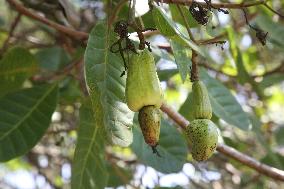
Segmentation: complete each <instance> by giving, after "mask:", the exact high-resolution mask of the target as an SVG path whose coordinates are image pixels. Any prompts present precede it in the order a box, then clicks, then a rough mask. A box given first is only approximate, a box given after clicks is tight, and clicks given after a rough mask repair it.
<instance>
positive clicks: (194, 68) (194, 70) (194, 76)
mask: <svg viewBox="0 0 284 189" xmlns="http://www.w3.org/2000/svg"><path fill="white" fill-rule="evenodd" d="M197 56H198V55H197V53H196V51H195V50H192V56H191V71H190V81H191V82H194V81H198V80H199V72H198V62H197Z"/></svg>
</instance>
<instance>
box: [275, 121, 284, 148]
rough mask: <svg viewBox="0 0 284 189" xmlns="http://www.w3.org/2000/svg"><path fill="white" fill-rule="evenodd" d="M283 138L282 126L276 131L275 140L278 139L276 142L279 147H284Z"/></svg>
mask: <svg viewBox="0 0 284 189" xmlns="http://www.w3.org/2000/svg"><path fill="white" fill-rule="evenodd" d="M283 136H284V127H283V125H282V126H280V127H279V128H278V129H277V130H276V131H275V139H276V142H277V144H278V145H279V146H282V145H284V137H283Z"/></svg>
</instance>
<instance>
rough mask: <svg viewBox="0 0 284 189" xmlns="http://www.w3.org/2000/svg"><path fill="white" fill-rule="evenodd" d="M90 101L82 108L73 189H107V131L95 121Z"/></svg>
mask: <svg viewBox="0 0 284 189" xmlns="http://www.w3.org/2000/svg"><path fill="white" fill-rule="evenodd" d="M94 113H95V109H92V106H91V103H90V100H89V101H85V103H84V104H83V105H82V107H81V108H80V126H79V131H78V140H77V144H76V149H75V154H74V160H73V164H72V178H71V188H72V189H77V188H80V189H90V188H98V189H102V188H105V187H106V185H107V179H108V173H107V167H106V161H105V157H104V154H105V153H104V149H105V148H104V147H105V140H106V139H105V137H104V136H105V134H104V132H105V130H104V128H103V127H102V125H101V124H99V123H98V122H97V121H96V120H95V116H94Z"/></svg>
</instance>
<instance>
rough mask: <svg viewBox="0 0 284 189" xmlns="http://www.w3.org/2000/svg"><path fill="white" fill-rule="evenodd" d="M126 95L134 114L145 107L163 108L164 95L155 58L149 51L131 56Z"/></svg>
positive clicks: (141, 51)
mask: <svg viewBox="0 0 284 189" xmlns="http://www.w3.org/2000/svg"><path fill="white" fill-rule="evenodd" d="M125 95H126V102H127V105H128V107H129V109H130V110H132V111H134V112H138V111H139V110H140V109H141V108H143V107H144V106H151V105H152V106H155V107H157V108H160V107H161V105H162V102H163V93H162V89H161V86H160V80H159V78H158V75H157V72H156V67H155V61H154V57H153V55H152V54H151V52H149V50H148V49H144V50H140V51H138V53H137V54H133V55H132V56H131V58H130V61H129V65H128V71H127V79H126V89H125Z"/></svg>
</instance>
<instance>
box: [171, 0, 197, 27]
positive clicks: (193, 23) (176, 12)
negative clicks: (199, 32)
mask: <svg viewBox="0 0 284 189" xmlns="http://www.w3.org/2000/svg"><path fill="white" fill-rule="evenodd" d="M180 8H181V11H182V12H183V14H184V15H185V18H186V19H187V21H188V24H189V26H190V27H197V26H198V23H197V22H196V20H195V19H194V18H193V17H192V15H191V14H190V13H189V10H188V8H187V7H186V6H182V5H180ZM170 11H171V15H172V18H173V21H175V22H178V23H180V24H182V25H184V20H183V17H182V16H181V14H180V12H179V9H178V7H177V5H175V4H170Z"/></svg>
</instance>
